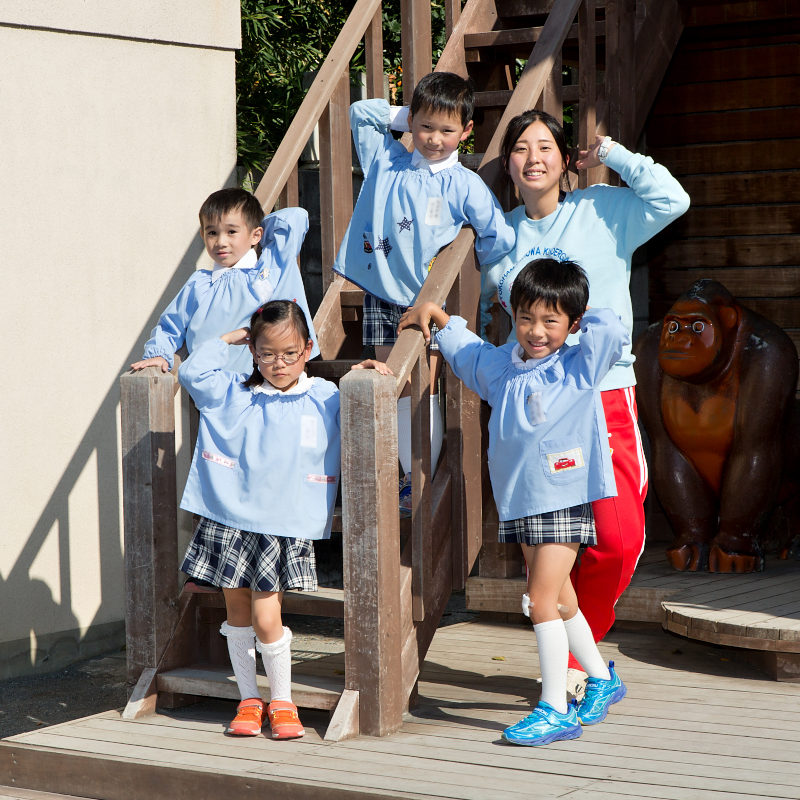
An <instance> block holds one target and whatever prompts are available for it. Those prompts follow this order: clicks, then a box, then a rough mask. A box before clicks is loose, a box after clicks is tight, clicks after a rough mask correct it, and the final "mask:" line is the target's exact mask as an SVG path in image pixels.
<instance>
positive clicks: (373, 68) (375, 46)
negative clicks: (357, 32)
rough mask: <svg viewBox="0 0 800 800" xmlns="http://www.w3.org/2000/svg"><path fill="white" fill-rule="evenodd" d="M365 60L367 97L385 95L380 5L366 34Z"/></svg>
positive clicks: (381, 12)
mask: <svg viewBox="0 0 800 800" xmlns="http://www.w3.org/2000/svg"><path fill="white" fill-rule="evenodd" d="M364 61H365V62H366V67H367V97H368V98H369V99H370V100H373V99H375V98H380V97H383V10H382V6H380V5H379V6H378V10H377V11H376V12H375V16H374V17H373V18H372V22H371V23H370V25H369V27H368V28H367V32H366V33H365V34H364Z"/></svg>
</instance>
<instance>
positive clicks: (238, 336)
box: [219, 328, 250, 344]
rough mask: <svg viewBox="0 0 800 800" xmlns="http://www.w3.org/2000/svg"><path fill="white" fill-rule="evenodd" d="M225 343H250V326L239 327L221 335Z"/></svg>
mask: <svg viewBox="0 0 800 800" xmlns="http://www.w3.org/2000/svg"><path fill="white" fill-rule="evenodd" d="M219 338H220V339H222V341H223V342H225V344H250V328H237V329H236V330H235V331H231V332H230V333H225V334H223V335H222V336H220V337H219Z"/></svg>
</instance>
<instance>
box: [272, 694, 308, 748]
mask: <svg viewBox="0 0 800 800" xmlns="http://www.w3.org/2000/svg"><path fill="white" fill-rule="evenodd" d="M267 716H268V717H269V724H270V726H271V727H272V738H273V739H299V738H300V737H301V736H304V735H305V730H304V729H303V726H302V725H301V724H300V717H298V716H297V706H296V705H295V704H294V703H290V702H289V701H288V700H273V701H272V702H271V703H270V704H269V705H268V706H267Z"/></svg>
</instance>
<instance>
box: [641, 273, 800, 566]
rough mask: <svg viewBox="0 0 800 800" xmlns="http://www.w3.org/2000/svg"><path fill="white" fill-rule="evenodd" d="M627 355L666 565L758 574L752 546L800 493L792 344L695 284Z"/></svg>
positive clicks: (724, 293) (756, 548)
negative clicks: (776, 512) (661, 517)
mask: <svg viewBox="0 0 800 800" xmlns="http://www.w3.org/2000/svg"><path fill="white" fill-rule="evenodd" d="M633 352H634V354H635V356H636V363H635V365H634V368H635V371H636V379H637V383H638V385H637V387H636V400H637V405H638V407H639V410H640V413H641V415H642V419H643V421H644V425H645V428H646V429H647V432H648V434H649V436H650V442H651V444H652V464H651V466H652V476H653V482H654V484H655V488H656V492H657V493H658V498H659V500H660V501H661V504H662V505H663V507H664V511H665V512H666V514H667V517H668V518H669V521H670V523H671V524H672V528H673V530H674V532H675V539H674V541H673V542H672V544H670V545H669V547H668V548H667V558H668V559H669V561H670V563H671V564H672V566H673V567H675V569H678V570H691V571H695V570H706V569H708V570H709V571H711V572H753V571H756V570H761V569H763V568H764V555H763V551H762V548H761V545H760V543H759V538H760V537H762V536H764V535H765V533H766V529H767V525H768V523H769V521H770V515H771V513H772V511H773V509H775V508H777V507H778V506H781V505H783V504H786V503H788V501H790V500H793V498H794V497H795V495H796V494H797V493H798V488H800V405H799V404H798V401H797V400H795V391H796V389H797V375H798V358H797V351H796V349H795V346H794V344H793V342H792V340H791V339H790V338H789V337H788V336H787V334H786V333H785V332H784V331H783V330H781V328H779V327H778V326H777V325H776V324H775V323H773V322H771V321H770V320H768V319H765V318H764V317H762V316H761V315H760V314H756V313H755V312H754V311H751V310H750V309H748V308H745V307H744V306H741V305H739V303H738V302H737V301H736V299H735V298H734V297H733V296H732V295H731V293H730V292H729V291H728V290H727V289H726V288H725V287H724V286H722V285H721V284H719V283H717V282H716V281H712V280H700V281H697V282H696V283H695V284H693V285H692V286H691V287H690V288H689V289H688V290H687V291H685V292H684V293H683V294H682V295H681V296H680V297H679V298H678V300H676V302H675V304H674V305H673V306H672V308H671V309H670V311H669V313H668V314H667V315H666V317H665V318H664V319H663V321H662V322H658V323H655V324H654V325H651V326H650V327H649V328H648V329H647V330H646V331H644V333H642V335H641V336H639V338H638V339H637V340H636V344H635V345H634V350H633ZM794 505H795V503H794V502H792V503H790V504H789V505H788V506H786V510H787V514H786V516H787V519H788V520H789V524H790V527H791V522H792V517H794V516H795V514H794V513H791V514H789V513H788V510H789V509H792V510H793V506H794ZM795 533H796V532H793V533H792V535H795ZM786 552H787V548H784V550H783V552H782V554H781V556H782V557H786Z"/></svg>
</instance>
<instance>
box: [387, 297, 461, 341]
mask: <svg viewBox="0 0 800 800" xmlns="http://www.w3.org/2000/svg"><path fill="white" fill-rule="evenodd" d="M431 320H433V322H434V323H435V324H436V326H437V327H438V328H439V330H441V329H442V328H444V326H445V325H447V323H448V322H449V321H450V317H449V316H448V315H447V314H446V313H445V312H444V311H443V310H442V309H441V308H439V306H437V305H436V303H423V304H422V305H421V306H414V308H409V309H408V311H406V313H405V314H403V316H402V317H400V322H399V324H398V326H397V332H398V333H400V331H402V330H404V329H405V328H410V327H411V326H412V325H416V326H417V327H418V328H419V329H420V330H421V331H422V335H423V336H424V337H425V341H426V342H430V340H431V330H430V327H429V325H430V322H431Z"/></svg>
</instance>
